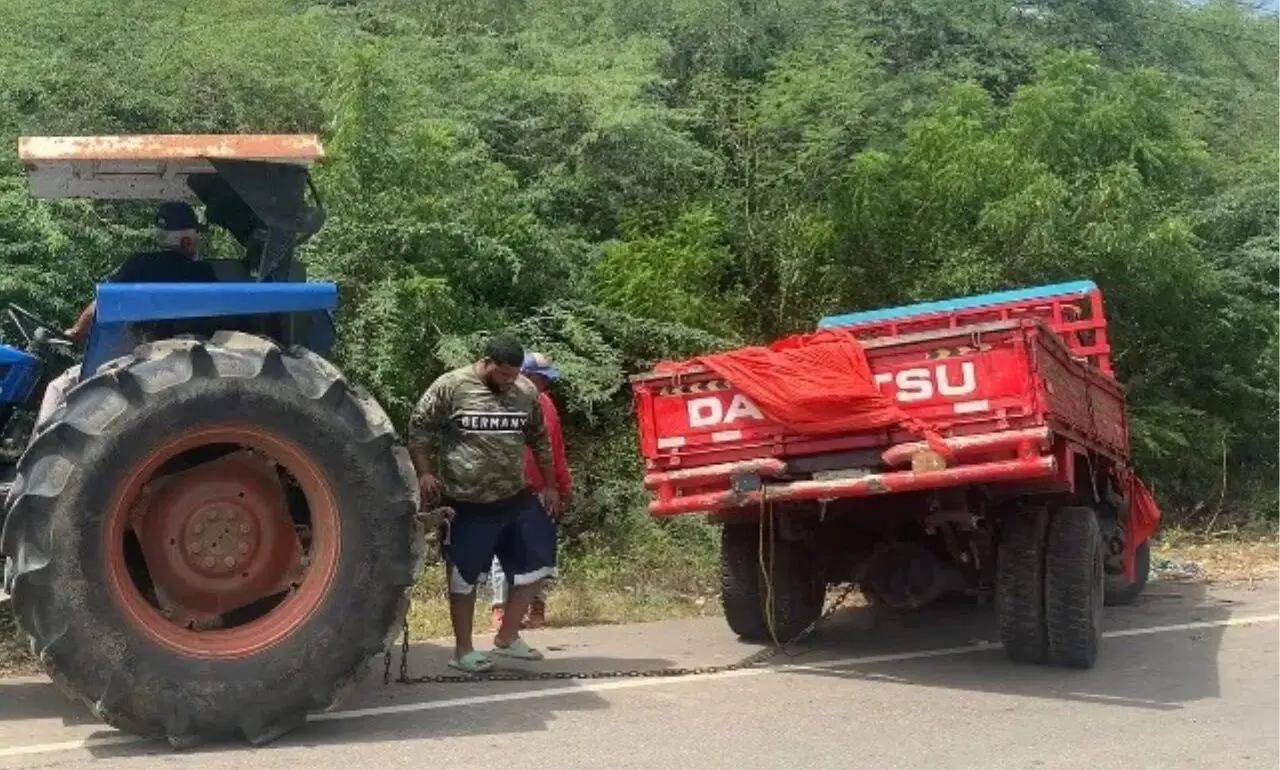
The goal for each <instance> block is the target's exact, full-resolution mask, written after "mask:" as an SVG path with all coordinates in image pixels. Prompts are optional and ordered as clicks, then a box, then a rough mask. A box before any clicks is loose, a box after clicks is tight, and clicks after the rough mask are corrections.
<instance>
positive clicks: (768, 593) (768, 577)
mask: <svg viewBox="0 0 1280 770" xmlns="http://www.w3.org/2000/svg"><path fill="white" fill-rule="evenodd" d="M766 521H768V522H769V537H768V541H769V563H768V564H767V565H766V564H765V559H764V545H765V539H766V538H765V536H764V525H765V522H766ZM758 530H759V536H760V538H759V539H760V542H759V546H758V547H757V549H756V550H757V554H756V555H757V558H758V561H759V562H760V576H761V577H762V578H764V596H765V600H764V604H765V613H764V622H765V626H766V627H767V628H768V629H769V638H770V639H772V640H773V644H774V646H775V647H781V646H782V643H781V642H779V641H778V628H777V621H776V620H775V618H774V611H773V610H774V608H773V569H774V550H775V549H774V543H773V506H772V505H770V504H769V500H768V488H767V487H765V486H763V485H761V487H760V525H759V528H758Z"/></svg>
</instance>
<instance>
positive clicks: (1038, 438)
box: [632, 317, 1128, 515]
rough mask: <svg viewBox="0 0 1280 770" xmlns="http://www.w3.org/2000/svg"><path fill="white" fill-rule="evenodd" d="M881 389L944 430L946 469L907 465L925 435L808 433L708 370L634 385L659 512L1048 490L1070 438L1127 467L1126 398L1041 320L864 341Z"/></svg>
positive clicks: (641, 379)
mask: <svg viewBox="0 0 1280 770" xmlns="http://www.w3.org/2000/svg"><path fill="white" fill-rule="evenodd" d="M862 344H863V347H864V349H865V351H866V354H867V358H868V361H869V363H870V364H871V368H872V371H873V372H874V375H875V382H876V385H877V386H878V387H879V389H880V390H881V392H883V393H885V394H886V395H889V396H891V397H893V398H894V399H895V401H896V402H897V403H898V404H899V405H900V406H901V407H902V408H903V410H904V411H906V412H907V414H909V415H910V416H911V417H914V418H916V419H917V420H919V421H921V422H924V423H926V424H928V425H929V426H931V427H933V428H935V429H936V430H937V431H938V432H939V434H940V435H942V436H943V437H944V439H945V441H946V443H947V445H948V447H949V448H950V449H951V450H952V452H953V453H954V460H953V462H952V463H950V464H949V465H948V467H943V468H939V467H937V465H936V459H937V458H936V457H935V458H934V464H933V465H932V466H929V467H925V466H921V465H918V464H917V465H916V467H912V465H913V458H917V459H918V458H919V457H921V455H920V453H921V452H922V451H923V450H924V449H926V448H927V447H926V446H925V445H924V443H923V442H921V441H920V437H919V436H913V435H911V434H910V433H907V432H904V431H902V430H893V429H884V430H878V431H862V432H856V433H847V434H834V435H832V434H828V435H803V434H798V433H793V432H791V431H788V430H787V429H786V428H784V427H783V426H781V425H779V424H777V423H775V422H773V421H771V420H769V419H768V418H767V417H766V416H765V415H763V414H762V413H761V411H760V409H759V408H758V407H757V406H756V405H755V404H753V403H752V401H751V400H750V399H749V398H748V397H747V396H746V395H745V394H744V393H742V392H741V391H739V390H738V389H737V388H735V387H733V386H732V385H730V384H729V383H727V382H725V381H724V380H723V379H721V378H720V377H719V376H718V375H716V374H715V373H714V372H712V371H710V370H708V369H705V368H692V369H685V370H682V371H680V372H679V373H677V374H667V373H656V372H655V373H649V374H644V375H639V376H637V377H634V378H632V387H633V392H634V397H635V407H636V416H637V425H638V430H639V435H640V447H641V452H642V454H643V456H644V458H645V463H646V476H645V485H646V487H647V488H649V489H650V490H652V491H654V492H656V496H657V497H656V499H655V500H654V501H653V502H652V504H651V506H650V511H651V513H653V514H654V515H672V514H679V513H692V512H699V511H716V510H727V509H732V508H740V507H744V506H750V505H756V504H759V502H760V500H761V498H762V496H765V495H767V497H768V498H769V499H770V500H774V501H783V500H822V499H835V498H842V497H857V496H864V495H877V494H885V493H890V492H903V491H914V490H924V489H937V488H942V487H950V486H957V485H970V484H999V483H1009V482H1024V483H1026V482H1033V483H1034V482H1040V483H1053V482H1054V480H1055V479H1059V478H1060V477H1061V475H1062V474H1063V473H1064V467H1063V466H1064V463H1063V462H1060V458H1061V457H1062V455H1063V453H1064V452H1065V451H1067V445H1068V444H1075V445H1077V446H1078V447H1080V448H1082V449H1084V450H1087V451H1092V452H1097V453H1100V454H1103V455H1106V456H1108V457H1111V458H1112V459H1114V460H1116V461H1117V462H1119V463H1121V464H1127V462H1128V433H1127V426H1126V422H1125V403H1124V392H1123V390H1122V388H1121V387H1120V386H1119V385H1118V384H1117V383H1116V382H1115V380H1114V379H1113V378H1112V377H1111V376H1110V375H1109V374H1107V373H1104V372H1103V371H1100V369H1099V367H1097V366H1096V365H1094V364H1093V363H1091V362H1089V361H1088V360H1087V358H1086V356H1082V355H1079V353H1078V352H1073V351H1072V350H1071V349H1070V348H1069V347H1068V346H1067V345H1066V344H1065V343H1064V341H1063V340H1062V338H1061V337H1060V336H1059V334H1058V333H1056V332H1055V331H1053V330H1052V329H1050V328H1049V326H1048V325H1047V324H1046V322H1045V320H1044V319H1042V318H1034V317H1024V318H1016V319H1014V318H1010V319H1006V320H996V321H987V322H980V323H973V324H970V325H965V326H952V325H949V326H947V327H944V328H937V329H933V330H926V331H919V332H912V333H905V334H898V335H894V336H877V337H872V338H871V339H866V340H864V341H863V343H862Z"/></svg>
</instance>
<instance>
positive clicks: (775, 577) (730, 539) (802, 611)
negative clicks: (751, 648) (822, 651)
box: [720, 522, 826, 644]
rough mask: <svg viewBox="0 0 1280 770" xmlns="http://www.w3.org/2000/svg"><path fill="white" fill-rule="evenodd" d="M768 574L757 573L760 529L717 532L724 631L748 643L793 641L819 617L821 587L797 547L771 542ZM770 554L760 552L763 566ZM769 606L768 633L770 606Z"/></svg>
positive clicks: (735, 526)
mask: <svg viewBox="0 0 1280 770" xmlns="http://www.w3.org/2000/svg"><path fill="white" fill-rule="evenodd" d="M774 547H775V551H774V553H773V572H772V575H769V576H766V575H765V574H764V573H763V572H762V570H761V568H760V530H759V524H757V523H755V522H752V523H749V524H748V523H742V522H731V523H728V524H726V525H724V528H723V530H722V532H721V549H720V555H721V556H720V575H721V590H720V601H721V605H722V606H723V607H724V613H725V620H726V621H727V622H728V623H729V628H730V629H732V630H733V632H734V633H736V634H737V635H738V636H740V637H742V638H743V639H745V640H747V641H753V642H772V641H773V638H774V635H775V634H776V636H777V640H778V641H779V642H780V643H782V644H788V643H790V642H793V641H796V640H798V639H799V638H800V637H802V636H803V635H804V634H805V632H806V631H808V630H809V626H811V625H812V624H813V622H814V621H815V620H817V619H818V617H819V616H820V615H821V614H822V604H823V600H824V599H825V593H826V583H825V581H823V580H822V578H821V576H820V575H819V574H818V572H817V570H815V569H814V564H815V561H814V559H813V558H812V555H811V554H810V553H809V549H808V548H807V547H806V545H805V544H804V543H802V542H798V541H786V540H779V541H776V542H775V545H774ZM768 558H769V553H768V551H766V552H765V559H766V564H767V563H768ZM766 577H767V579H766ZM771 599H772V602H773V608H772V611H773V633H770V630H769V615H768V613H769V602H770V600H771Z"/></svg>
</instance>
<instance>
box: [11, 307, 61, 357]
mask: <svg viewBox="0 0 1280 770" xmlns="http://www.w3.org/2000/svg"><path fill="white" fill-rule="evenodd" d="M4 314H5V315H7V316H8V317H9V320H10V321H12V322H13V325H14V326H15V327H16V328H17V329H18V333H20V334H21V335H22V336H23V337H24V338H25V339H26V341H27V347H31V346H33V345H37V344H44V345H50V346H53V347H56V348H64V349H65V350H68V351H69V350H71V349H73V348H74V347H75V343H74V342H72V341H71V339H70V338H68V337H67V336H66V335H64V334H63V333H62V332H60V331H57V329H58V325H57V324H55V323H52V322H50V321H46V320H45V319H43V318H41V317H40V316H38V315H36V314H35V313H32V312H31V311H30V310H27V309H26V308H24V307H22V306H21V305H17V304H14V303H12V302H10V303H9V304H8V305H6V306H5V309H4ZM23 319H26V321H27V322H28V323H30V324H33V325H34V327H35V328H34V329H31V330H28V329H27V325H26V324H24V323H23V322H22V321H23Z"/></svg>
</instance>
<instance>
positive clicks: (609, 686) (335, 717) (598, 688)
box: [0, 614, 1280, 759]
mask: <svg viewBox="0 0 1280 770" xmlns="http://www.w3.org/2000/svg"><path fill="white" fill-rule="evenodd" d="M1276 621H1280V614H1276V615H1247V616H1244V617H1238V618H1226V619H1223V620H1205V621H1199V622H1194V623H1176V624H1173V625H1167V626H1148V627H1146V628H1127V629H1123V630H1119V631H1108V632H1106V633H1104V634H1103V636H1104V637H1106V638H1116V637H1125V636H1148V635H1151V634H1168V633H1175V632H1178V631H1194V630H1197V629H1205V628H1224V627H1229V626H1249V625H1256V624H1258V623H1274V622H1276ZM999 647H1000V645H999V644H998V643H996V642H981V643H978V644H968V645H965V646H963V647H946V648H943V649H937V650H919V651H916V652H896V653H888V654H885V655H860V656H857V657H852V658H839V659H837V660H823V661H818V662H817V663H809V664H803V665H801V664H787V665H783V666H776V667H770V668H747V669H737V670H734V671H723V672H720V673H716V674H707V675H706V676H695V677H650V678H638V679H614V680H608V681H594V682H593V681H591V680H584V681H583V683H582V684H576V685H571V686H567V687H549V688H546V689H541V690H521V691H517V692H508V693H490V694H487V695H471V696H468V697H465V698H450V699H448V700H438V701H426V702H418V703H401V704H398V705H395V706H375V707H372V708H366V709H352V710H351V711H333V712H329V713H324V714H313V715H311V716H310V717H309V718H308V719H307V721H308V722H335V721H342V720H347V719H361V718H365V717H375V716H391V715H395V714H412V713H417V712H420V711H439V710H441V709H451V708H460V707H465V706H479V705H484V704H488V703H506V702H510V701H522V700H535V699H539V698H555V697H558V696H562V695H577V694H581V693H588V692H606V691H609V690H627V689H631V688H634V687H658V686H661V685H666V684H680V683H683V682H705V681H708V680H711V679H735V678H739V677H745V676H760V675H763V674H780V673H786V672H788V671H823V670H830V669H833V668H845V667H848V666H858V665H870V664H873V663H894V662H898V661H906V660H922V659H925V658H941V657H946V656H950V655H965V654H968V653H974V652H984V651H987V650H994V649H998V648H999ZM142 740H143V739H141V738H136V737H134V736H131V735H111V736H103V737H98V738H82V739H80V740H75V741H62V742H59V743H42V744H36V745H32V746H13V747H8V748H0V759H4V758H9V757H26V756H33V755H36V754H54V753H58V752H62V751H74V750H77V749H96V748H103V747H108V746H118V745H121V744H127V743H138V742H141V741H142Z"/></svg>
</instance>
